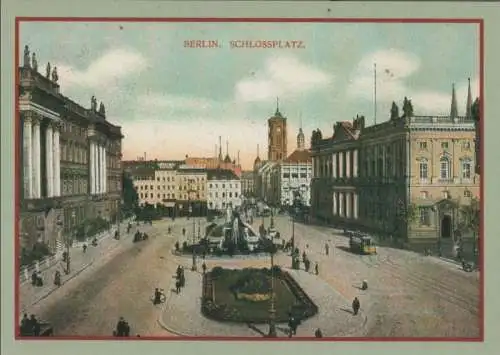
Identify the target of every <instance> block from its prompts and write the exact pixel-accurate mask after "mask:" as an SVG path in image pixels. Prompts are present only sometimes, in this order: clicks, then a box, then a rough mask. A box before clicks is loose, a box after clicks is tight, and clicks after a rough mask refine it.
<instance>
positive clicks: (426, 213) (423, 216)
mask: <svg viewBox="0 0 500 355" xmlns="http://www.w3.org/2000/svg"><path fill="white" fill-rule="evenodd" d="M419 209H420V225H422V226H430V225H431V213H430V209H429V208H428V207H420V208H419Z"/></svg>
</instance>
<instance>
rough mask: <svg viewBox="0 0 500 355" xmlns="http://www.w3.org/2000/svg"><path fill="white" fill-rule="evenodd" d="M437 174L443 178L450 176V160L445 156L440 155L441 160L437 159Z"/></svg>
mask: <svg viewBox="0 0 500 355" xmlns="http://www.w3.org/2000/svg"><path fill="white" fill-rule="evenodd" d="M439 166H440V168H439V171H440V173H439V176H440V177H441V179H443V180H447V179H449V178H450V175H451V174H450V161H449V160H448V158H446V157H442V158H441V160H440V161H439Z"/></svg>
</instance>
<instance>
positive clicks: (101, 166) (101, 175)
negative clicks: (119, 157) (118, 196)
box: [99, 145, 156, 194]
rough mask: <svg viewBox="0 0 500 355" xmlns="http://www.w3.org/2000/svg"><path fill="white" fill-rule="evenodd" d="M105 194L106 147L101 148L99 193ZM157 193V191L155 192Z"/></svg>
mask: <svg viewBox="0 0 500 355" xmlns="http://www.w3.org/2000/svg"><path fill="white" fill-rule="evenodd" d="M103 192H104V147H103V146H102V145H100V146H99V193H101V194H102V193H103ZM155 193H156V191H155Z"/></svg>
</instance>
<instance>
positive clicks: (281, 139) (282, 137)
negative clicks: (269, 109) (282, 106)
mask: <svg viewBox="0 0 500 355" xmlns="http://www.w3.org/2000/svg"><path fill="white" fill-rule="evenodd" d="M267 123H268V133H269V136H268V150H267V159H268V160H270V161H279V160H283V159H285V158H286V157H287V149H286V146H287V144H286V143H287V132H286V117H284V116H283V115H282V114H281V112H280V110H279V100H278V99H276V112H275V114H274V116H272V117H270V118H269V119H268V120H267Z"/></svg>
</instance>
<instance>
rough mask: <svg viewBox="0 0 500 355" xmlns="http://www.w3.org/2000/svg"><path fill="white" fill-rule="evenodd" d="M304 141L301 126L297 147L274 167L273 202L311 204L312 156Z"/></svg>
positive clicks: (279, 203)
mask: <svg viewBox="0 0 500 355" xmlns="http://www.w3.org/2000/svg"><path fill="white" fill-rule="evenodd" d="M304 141H305V140H304V133H303V132H302V128H301V129H300V130H299V134H298V135H297V149H296V150H295V151H294V152H293V153H292V154H290V156H288V158H286V159H285V160H284V161H282V162H280V163H279V164H277V165H275V166H274V167H273V171H272V174H271V175H272V177H271V181H272V182H271V185H272V191H273V192H272V197H273V198H272V202H273V203H274V204H276V205H281V206H291V205H292V204H293V201H294V200H300V202H301V203H302V204H303V205H304V206H310V205H311V178H312V158H311V153H310V151H309V150H307V149H305V147H304Z"/></svg>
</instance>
